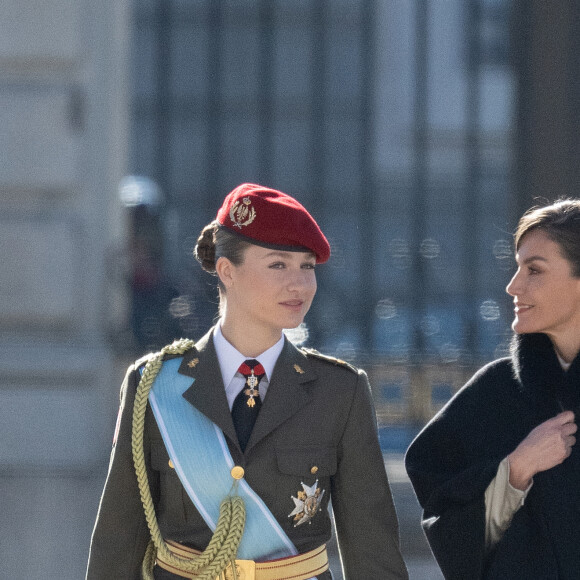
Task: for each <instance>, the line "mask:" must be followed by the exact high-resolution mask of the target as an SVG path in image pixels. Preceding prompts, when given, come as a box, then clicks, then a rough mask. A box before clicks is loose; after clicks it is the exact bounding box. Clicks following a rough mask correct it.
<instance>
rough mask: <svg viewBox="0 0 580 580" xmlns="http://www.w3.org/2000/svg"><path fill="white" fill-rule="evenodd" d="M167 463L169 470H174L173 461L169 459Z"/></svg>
mask: <svg viewBox="0 0 580 580" xmlns="http://www.w3.org/2000/svg"><path fill="white" fill-rule="evenodd" d="M167 463H168V465H169V467H171V469H175V465H173V461H171V459H170V460H169V461H168V462H167Z"/></svg>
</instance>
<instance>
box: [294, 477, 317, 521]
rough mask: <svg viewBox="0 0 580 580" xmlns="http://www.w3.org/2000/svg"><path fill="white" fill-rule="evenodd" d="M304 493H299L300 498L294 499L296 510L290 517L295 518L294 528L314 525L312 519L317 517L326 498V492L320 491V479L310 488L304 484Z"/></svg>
mask: <svg viewBox="0 0 580 580" xmlns="http://www.w3.org/2000/svg"><path fill="white" fill-rule="evenodd" d="M302 489H303V491H299V492H298V494H297V495H298V497H294V496H291V497H292V501H293V502H294V510H292V511H291V512H290V513H289V514H288V517H289V518H291V517H292V516H294V527H297V526H299V525H301V524H305V523H306V522H308V523H309V524H310V523H312V521H311V520H312V518H313V517H314V516H315V515H316V513H317V512H318V510H319V508H320V503H321V502H322V497H323V496H324V490H322V491H320V488H319V487H318V479H317V480H316V481H315V482H314V484H313V485H311V486H308V485H305V484H304V483H302Z"/></svg>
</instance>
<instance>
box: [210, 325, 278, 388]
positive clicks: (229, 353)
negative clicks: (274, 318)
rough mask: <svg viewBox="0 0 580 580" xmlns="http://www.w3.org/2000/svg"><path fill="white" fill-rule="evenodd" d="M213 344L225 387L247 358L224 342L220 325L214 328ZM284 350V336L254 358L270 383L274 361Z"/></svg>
mask: <svg viewBox="0 0 580 580" xmlns="http://www.w3.org/2000/svg"><path fill="white" fill-rule="evenodd" d="M213 342H214V345H215V351H216V354H217V358H218V362H219V365H220V370H221V373H222V379H223V381H224V386H225V387H227V386H228V385H229V384H230V383H231V381H232V379H233V378H234V376H235V374H236V373H237V372H238V369H239V368H240V365H241V364H242V363H243V362H244V361H245V360H247V358H248V357H246V356H244V355H243V354H242V353H241V352H240V351H239V350H237V349H236V347H235V346H233V345H232V344H231V343H230V342H228V341H227V340H226V338H225V337H224V335H223V334H222V329H221V324H220V323H218V324H216V326H215V329H214V332H213ZM283 348H284V335H282V336H281V337H280V340H279V341H278V342H277V343H276V344H274V345H273V346H271V347H270V348H269V349H267V350H265V351H264V352H263V353H262V354H260V355H258V356H256V357H254V358H255V359H256V360H257V361H258V362H259V363H260V364H261V365H262V366H263V367H264V370H265V371H266V377H265V379H266V380H267V381H268V382H270V379H271V377H272V373H273V371H274V366H276V361H277V360H278V357H279V356H280V353H281V352H282V349H283Z"/></svg>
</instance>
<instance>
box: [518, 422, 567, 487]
mask: <svg viewBox="0 0 580 580" xmlns="http://www.w3.org/2000/svg"><path fill="white" fill-rule="evenodd" d="M577 429H578V427H577V425H576V423H574V413H573V412H572V411H564V412H563V413H560V414H559V415H556V416H555V417H553V418H552V419H548V420H547V421H545V422H544V423H541V424H540V425H538V426H537V427H536V428H534V429H532V431H530V433H529V435H528V436H527V437H526V438H525V439H524V440H523V441H522V442H521V443H520V444H519V445H518V446H517V447H516V448H515V449H514V451H512V453H510V454H509V455H508V459H509V464H510V484H511V485H512V486H513V487H515V488H516V489H520V490H525V489H527V488H528V487H529V486H530V484H531V482H532V478H533V477H534V475H535V474H536V473H540V472H541V471H546V470H548V469H551V468H552V467H555V466H556V465H559V464H560V463H562V462H563V461H564V459H566V458H567V457H569V456H570V453H572V446H573V445H574V444H575V443H576V437H574V433H576V430H577Z"/></svg>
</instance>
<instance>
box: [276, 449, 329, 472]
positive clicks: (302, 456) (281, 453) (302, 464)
mask: <svg viewBox="0 0 580 580" xmlns="http://www.w3.org/2000/svg"><path fill="white" fill-rule="evenodd" d="M276 461H277V463H278V469H279V470H280V471H281V472H282V473H283V474H285V475H299V476H301V477H307V476H311V477H312V476H314V477H330V476H331V475H334V474H335V473H336V448H335V447H322V446H320V445H312V446H308V447H289V446H276Z"/></svg>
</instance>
